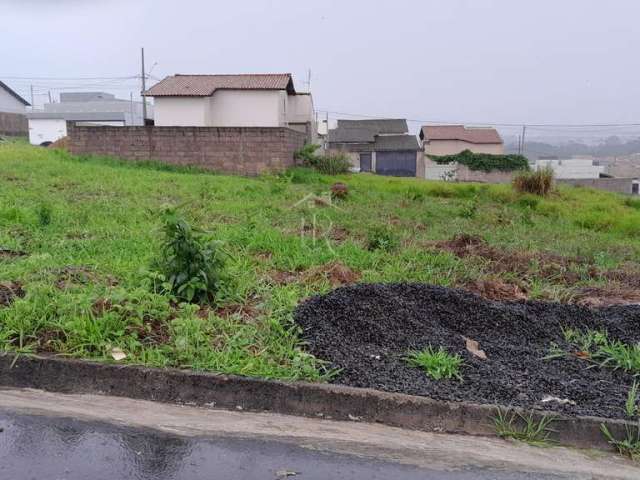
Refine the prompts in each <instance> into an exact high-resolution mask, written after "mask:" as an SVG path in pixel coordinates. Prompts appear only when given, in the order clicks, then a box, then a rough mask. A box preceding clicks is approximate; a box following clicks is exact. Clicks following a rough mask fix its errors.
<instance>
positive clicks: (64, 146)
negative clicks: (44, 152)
mask: <svg viewBox="0 0 640 480" xmlns="http://www.w3.org/2000/svg"><path fill="white" fill-rule="evenodd" d="M48 148H57V149H59V150H69V137H62V138H59V139H58V140H56V141H55V142H53V143H51V144H50V145H49V147H48Z"/></svg>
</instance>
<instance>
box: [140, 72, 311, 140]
mask: <svg viewBox="0 0 640 480" xmlns="http://www.w3.org/2000/svg"><path fill="white" fill-rule="evenodd" d="M144 95H145V96H147V97H153V99H154V109H155V125H156V126H161V127H162V126H182V127H186V126H189V127H191V126H196V127H289V128H292V129H295V130H299V131H302V132H305V133H308V134H309V135H310V136H311V135H312V134H313V133H314V131H315V127H314V123H315V120H314V114H313V99H312V97H311V94H310V93H298V92H296V90H295V88H294V85H293V79H292V77H291V74H289V73H278V74H240V75H181V74H178V75H172V76H169V77H167V78H165V79H164V80H162V81H161V82H159V83H157V84H156V85H154V86H153V87H151V88H150V89H149V90H147V91H146V92H144Z"/></svg>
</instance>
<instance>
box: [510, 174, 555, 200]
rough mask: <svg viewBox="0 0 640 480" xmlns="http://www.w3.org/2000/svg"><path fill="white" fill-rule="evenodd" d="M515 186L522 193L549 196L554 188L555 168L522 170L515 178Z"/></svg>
mask: <svg viewBox="0 0 640 480" xmlns="http://www.w3.org/2000/svg"><path fill="white" fill-rule="evenodd" d="M513 188H514V189H515V190H516V191H517V192H520V193H532V194H534V195H540V196H542V197H545V196H547V195H548V194H549V193H550V192H551V190H552V188H553V170H552V169H551V168H548V167H547V168H542V169H540V170H536V171H533V172H522V173H519V174H518V175H516V176H515V178H514V179H513Z"/></svg>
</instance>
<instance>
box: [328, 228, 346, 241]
mask: <svg viewBox="0 0 640 480" xmlns="http://www.w3.org/2000/svg"><path fill="white" fill-rule="evenodd" d="M329 238H331V240H333V241H334V242H337V243H342V242H344V241H345V240H346V239H347V238H349V230H347V229H346V228H342V227H333V228H332V229H331V231H330V232H329Z"/></svg>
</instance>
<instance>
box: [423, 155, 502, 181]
mask: <svg viewBox="0 0 640 480" xmlns="http://www.w3.org/2000/svg"><path fill="white" fill-rule="evenodd" d="M423 161H424V165H425V168H424V178H426V179H427V180H444V179H445V177H446V176H447V174H448V173H449V172H452V173H453V175H451V178H450V180H451V181H457V182H480V183H511V181H512V180H513V176H514V172H501V171H500V170H494V171H491V172H483V171H481V170H471V169H469V167H467V166H466V165H460V164H459V163H457V162H454V163H449V164H444V165H443V164H439V163H436V162H434V161H433V160H430V159H429V158H428V157H426V156H424V160H423Z"/></svg>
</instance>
